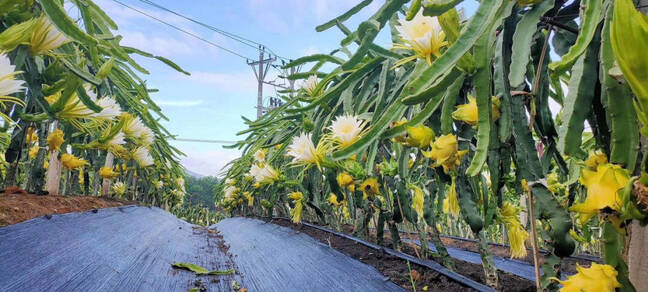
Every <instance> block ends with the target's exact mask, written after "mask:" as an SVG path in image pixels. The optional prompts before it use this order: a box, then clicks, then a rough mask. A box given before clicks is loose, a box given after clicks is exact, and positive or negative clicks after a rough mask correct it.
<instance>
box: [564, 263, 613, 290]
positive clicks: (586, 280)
mask: <svg viewBox="0 0 648 292" xmlns="http://www.w3.org/2000/svg"><path fill="white" fill-rule="evenodd" d="M576 270H577V271H578V273H576V275H572V276H569V277H567V280H564V281H561V280H559V279H557V278H552V279H553V280H556V281H558V282H560V284H562V285H563V288H562V289H560V291H563V292H581V291H590V292H599V291H600V292H603V291H614V290H615V288H619V287H621V284H620V283H619V281H617V275H618V272H617V271H616V270H615V269H614V267H612V266H610V265H599V264H597V263H594V262H593V263H592V266H590V267H589V268H583V267H581V266H579V265H578V264H576Z"/></svg>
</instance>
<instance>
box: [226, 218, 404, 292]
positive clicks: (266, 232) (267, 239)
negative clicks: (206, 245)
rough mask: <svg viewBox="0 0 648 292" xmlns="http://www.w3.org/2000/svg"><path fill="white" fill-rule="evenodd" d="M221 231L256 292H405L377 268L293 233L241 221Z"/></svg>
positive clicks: (231, 220)
mask: <svg viewBox="0 0 648 292" xmlns="http://www.w3.org/2000/svg"><path fill="white" fill-rule="evenodd" d="M216 227H217V229H218V230H219V231H220V232H221V234H222V235H223V238H224V239H225V241H226V242H229V243H231V247H230V249H229V252H230V253H231V254H232V255H233V256H234V261H235V262H236V263H237V265H238V267H239V268H240V269H241V273H242V274H243V275H245V282H246V284H247V285H249V286H248V287H247V288H248V289H250V288H251V289H252V290H251V291H403V289H402V288H400V287H399V286H397V285H396V284H394V283H393V282H391V281H390V280H389V278H387V277H385V276H383V275H382V274H380V273H379V272H378V271H377V270H376V269H374V268H373V267H370V266H368V265H365V264H363V263H361V262H359V261H356V260H355V259H352V258H350V257H348V256H346V255H344V254H342V253H340V252H338V251H337V250H335V249H333V248H331V247H329V246H328V245H325V244H322V243H321V242H319V241H317V240H315V239H313V238H312V237H310V236H308V235H306V234H304V233H300V232H297V231H295V230H292V229H290V228H286V227H283V226H279V225H275V224H272V223H266V222H264V221H260V220H257V219H251V218H242V217H237V218H228V219H225V220H223V221H221V222H219V223H218V224H216ZM277 283H281V285H279V284H277Z"/></svg>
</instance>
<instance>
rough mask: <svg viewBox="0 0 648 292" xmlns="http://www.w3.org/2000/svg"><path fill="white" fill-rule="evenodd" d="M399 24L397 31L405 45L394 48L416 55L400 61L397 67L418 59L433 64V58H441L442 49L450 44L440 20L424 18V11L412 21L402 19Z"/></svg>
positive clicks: (396, 45) (397, 45)
mask: <svg viewBox="0 0 648 292" xmlns="http://www.w3.org/2000/svg"><path fill="white" fill-rule="evenodd" d="M399 23H400V25H398V26H396V30H398V32H399V34H400V36H401V38H403V40H404V41H405V44H395V45H394V48H396V49H406V50H411V51H414V53H415V55H414V56H412V57H409V58H405V59H403V60H400V61H398V62H397V63H396V65H397V66H399V65H401V64H404V63H407V62H409V61H411V60H413V59H416V58H421V59H425V60H427V62H428V64H432V56H434V57H439V56H440V55H441V48H443V47H444V46H446V45H447V44H448V42H447V41H446V40H445V33H444V32H443V29H441V25H439V20H438V19H437V18H436V17H430V16H423V11H419V12H418V13H417V14H416V16H414V18H413V19H412V20H410V21H407V20H404V19H401V20H399Z"/></svg>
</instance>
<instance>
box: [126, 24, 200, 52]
mask: <svg viewBox="0 0 648 292" xmlns="http://www.w3.org/2000/svg"><path fill="white" fill-rule="evenodd" d="M120 34H121V35H122V36H123V37H124V39H123V40H122V41H121V44H122V45H125V46H130V47H134V48H138V49H140V50H142V51H145V52H149V53H152V54H155V55H160V56H164V57H167V58H168V57H173V56H179V55H194V54H195V53H198V52H200V51H201V50H200V49H198V48H196V46H191V45H189V44H188V42H187V41H186V40H179V39H177V38H175V37H168V36H165V37H162V36H153V35H150V34H144V33H142V32H139V31H120Z"/></svg>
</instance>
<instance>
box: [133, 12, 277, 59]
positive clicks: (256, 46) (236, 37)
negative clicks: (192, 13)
mask: <svg viewBox="0 0 648 292" xmlns="http://www.w3.org/2000/svg"><path fill="white" fill-rule="evenodd" d="M139 1H140V2H142V3H145V4H148V5H151V6H153V7H156V8H158V9H161V10H164V11H166V12H168V13H171V14H174V15H176V16H178V17H181V18H184V19H186V20H188V21H191V22H193V23H195V24H198V25H200V26H203V27H205V28H207V29H209V30H212V31H214V32H217V33H219V34H221V35H224V36H226V37H228V38H230V39H233V40H235V41H237V42H240V43H242V44H244V45H247V46H249V47H251V48H254V49H257V50H260V47H265V48H266V49H268V51H269V52H271V53H272V54H273V55H275V56H276V57H278V58H280V59H283V60H288V59H287V58H284V57H282V56H279V55H277V54H276V53H275V52H274V51H272V49H270V48H268V47H267V46H265V45H263V44H261V43H259V42H255V41H253V40H250V39H247V38H245V37H242V36H240V35H237V34H234V33H231V32H227V31H224V30H222V29H219V28H217V27H214V26H212V25H209V24H206V23H204V22H201V21H198V20H195V19H193V18H191V17H188V16H185V15H183V14H180V13H178V12H176V11H173V10H171V9H169V8H166V7H164V6H162V5H159V4H157V3H155V2H153V1H150V0H139Z"/></svg>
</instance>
